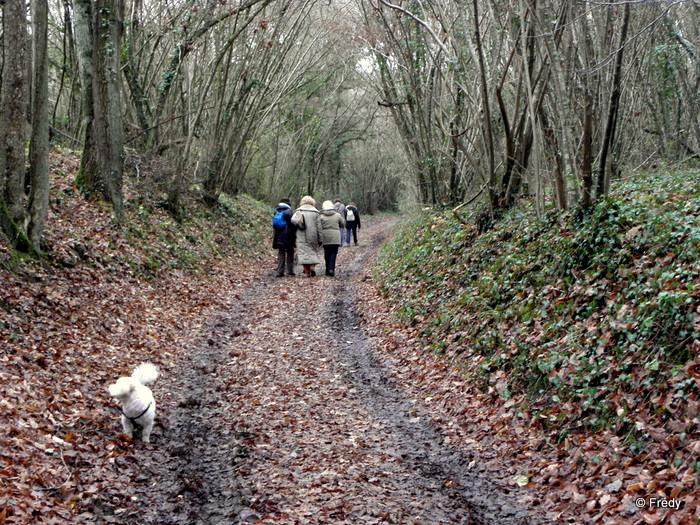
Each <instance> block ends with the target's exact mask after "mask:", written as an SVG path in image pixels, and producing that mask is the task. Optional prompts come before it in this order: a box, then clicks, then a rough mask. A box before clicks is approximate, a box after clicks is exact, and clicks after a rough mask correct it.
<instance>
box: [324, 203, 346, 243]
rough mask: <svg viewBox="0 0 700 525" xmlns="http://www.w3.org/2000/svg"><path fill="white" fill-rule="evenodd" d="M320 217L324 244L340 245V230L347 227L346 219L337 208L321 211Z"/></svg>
mask: <svg viewBox="0 0 700 525" xmlns="http://www.w3.org/2000/svg"><path fill="white" fill-rule="evenodd" d="M320 217H321V239H322V242H323V244H340V228H344V227H345V219H343V217H342V216H341V215H340V214H339V213H338V212H337V211H335V208H333V209H329V210H323V211H321V215H320Z"/></svg>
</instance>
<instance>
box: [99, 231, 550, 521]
mask: <svg viewBox="0 0 700 525" xmlns="http://www.w3.org/2000/svg"><path fill="white" fill-rule="evenodd" d="M390 226H391V224H390V223H389V222H387V221H386V220H377V221H368V222H367V223H366V225H365V227H364V228H363V229H362V230H361V231H360V236H359V237H360V245H359V246H357V247H356V246H350V247H343V248H341V253H340V256H339V260H338V271H337V274H336V277H335V278H327V277H323V276H322V275H323V268H322V267H321V271H320V272H319V273H320V274H321V276H319V277H316V278H305V277H302V276H300V275H297V276H296V277H284V278H275V277H272V273H273V272H272V269H271V268H261V269H260V271H259V277H258V278H257V279H254V280H253V281H252V282H251V283H250V284H249V285H248V286H247V287H246V289H245V291H244V292H243V293H241V294H240V295H237V296H236V297H234V298H232V301H231V303H230V304H231V308H230V310H229V311H223V312H219V314H217V315H216V316H215V317H212V318H211V319H209V321H208V322H207V323H206V326H205V328H204V330H203V331H202V333H201V337H200V338H199V340H198V341H197V342H196V344H195V345H194V346H193V348H192V349H191V352H190V354H189V355H188V356H187V357H185V358H183V359H182V362H181V363H178V364H176V365H175V367H174V370H173V371H171V373H169V374H167V376H165V377H163V378H161V379H159V381H158V383H157V384H156V386H155V387H154V391H155V393H156V396H157V398H158V402H159V416H158V423H157V426H156V429H155V431H154V435H153V438H152V443H151V444H150V445H145V444H136V450H134V454H133V456H131V459H132V461H124V464H123V465H122V467H123V469H124V470H123V471H124V472H126V474H125V475H127V476H129V477H131V479H132V480H134V481H135V483H137V484H138V486H139V489H138V490H137V493H136V497H134V498H133V501H132V502H131V503H129V505H128V506H127V507H123V506H122V507H120V508H118V509H115V508H110V507H108V506H105V507H104V508H103V509H97V508H94V509H93V512H95V514H96V516H98V517H99V518H100V519H103V520H104V522H110V523H139V524H166V523H167V524H207V525H208V524H212V525H213V524H216V525H223V524H235V523H284V524H320V523H324V524H343V523H347V524H372V523H404V524H426V525H427V524H451V523H463V524H481V523H483V524H509V523H538V520H537V518H536V515H537V513H536V512H535V511H533V510H531V509H528V508H526V507H525V506H522V505H520V504H519V503H518V495H517V494H516V493H514V492H512V491H510V489H507V488H504V486H503V484H502V483H497V482H494V481H492V480H491V479H489V478H490V477H489V476H488V475H487V474H485V473H484V472H483V471H482V470H480V469H479V468H475V464H478V458H476V457H473V456H472V455H471V453H470V452H469V451H467V450H465V449H460V448H458V447H457V446H455V444H454V443H452V442H450V440H449V439H445V438H444V436H443V434H442V433H441V431H440V428H439V425H436V424H435V423H434V422H433V421H432V419H431V417H430V415H429V414H428V413H427V411H426V410H425V409H424V408H425V407H424V406H423V402H422V401H419V400H418V399H416V398H415V396H412V395H411V394H410V393H409V391H408V390H407V389H406V388H404V386H403V385H402V384H401V381H400V380H399V379H398V378H399V377H400V375H399V374H397V371H396V370H392V368H391V365H390V364H389V363H390V362H389V361H384V360H382V359H381V356H379V355H378V352H377V350H376V348H375V345H374V343H373V340H372V339H371V338H370V337H369V336H368V335H367V334H366V333H365V330H364V328H363V321H362V317H363V316H365V315H367V313H366V312H365V311H363V308H364V307H365V306H366V305H364V302H363V298H362V297H359V295H360V294H361V287H360V283H361V282H363V281H366V280H367V279H370V277H369V274H368V271H369V266H370V262H371V259H372V257H373V256H374V255H375V254H376V252H377V250H378V249H379V248H380V247H381V245H382V244H383V243H384V242H385V240H386V238H387V236H388V232H389V231H390ZM317 270H318V268H317Z"/></svg>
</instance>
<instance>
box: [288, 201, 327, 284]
mask: <svg viewBox="0 0 700 525" xmlns="http://www.w3.org/2000/svg"><path fill="white" fill-rule="evenodd" d="M320 220H321V219H320V216H319V212H318V210H317V209H316V201H315V200H314V199H313V197H311V196H309V195H306V196H305V197H302V199H301V202H300V203H299V208H297V210H296V211H295V212H294V215H292V224H294V225H295V226H296V227H297V261H298V262H299V264H301V265H302V267H303V268H304V275H306V276H308V277H316V270H315V268H316V265H317V264H320V263H321V258H320V257H319V254H318V248H319V246H321V243H322V242H323V241H322V239H321V225H320ZM337 233H338V232H337V231H336V234H337Z"/></svg>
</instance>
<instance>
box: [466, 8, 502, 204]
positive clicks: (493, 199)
mask: <svg viewBox="0 0 700 525" xmlns="http://www.w3.org/2000/svg"><path fill="white" fill-rule="evenodd" d="M473 6H474V38H475V39H476V42H475V45H476V51H477V55H478V58H479V74H480V77H481V102H482V109H483V112H484V114H483V120H484V140H485V142H486V155H487V157H488V177H487V180H488V181H489V201H490V203H491V210H492V211H493V210H494V209H496V208H497V207H498V206H499V202H498V201H499V197H500V195H499V192H498V191H497V188H496V186H497V181H496V164H495V158H494V155H495V152H494V146H493V131H492V129H491V104H490V103H489V92H488V87H487V80H486V64H485V60H484V49H483V45H482V43H481V32H480V30H479V0H474V3H473Z"/></svg>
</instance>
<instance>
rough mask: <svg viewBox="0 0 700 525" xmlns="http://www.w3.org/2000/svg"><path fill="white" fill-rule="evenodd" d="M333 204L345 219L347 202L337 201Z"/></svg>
mask: <svg viewBox="0 0 700 525" xmlns="http://www.w3.org/2000/svg"><path fill="white" fill-rule="evenodd" d="M333 206H334V207H335V211H337V212H338V213H339V214H340V216H341V217H342V218H343V220H345V204H343V203H342V202H336V203H335V204H334V205H333Z"/></svg>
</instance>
